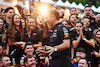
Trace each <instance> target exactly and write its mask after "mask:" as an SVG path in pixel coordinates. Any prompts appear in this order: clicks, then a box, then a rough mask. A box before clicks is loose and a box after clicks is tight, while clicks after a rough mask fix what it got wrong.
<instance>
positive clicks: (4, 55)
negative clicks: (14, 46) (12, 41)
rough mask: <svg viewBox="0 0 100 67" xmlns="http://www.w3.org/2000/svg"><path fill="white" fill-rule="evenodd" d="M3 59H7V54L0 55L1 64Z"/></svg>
mask: <svg viewBox="0 0 100 67" xmlns="http://www.w3.org/2000/svg"><path fill="white" fill-rule="evenodd" d="M3 57H9V56H8V55H7V54H1V55H0V61H1V62H2V58H3Z"/></svg>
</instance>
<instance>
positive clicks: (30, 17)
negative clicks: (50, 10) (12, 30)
mask: <svg viewBox="0 0 100 67" xmlns="http://www.w3.org/2000/svg"><path fill="white" fill-rule="evenodd" d="M29 19H34V20H35V18H34V17H33V16H29V17H27V19H26V22H27V23H28V22H29ZM27 23H26V27H27V28H26V30H27V33H28V37H31V35H30V33H29V26H28V24H27ZM35 24H36V21H35Z"/></svg>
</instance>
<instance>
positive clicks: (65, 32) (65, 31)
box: [59, 26, 69, 40]
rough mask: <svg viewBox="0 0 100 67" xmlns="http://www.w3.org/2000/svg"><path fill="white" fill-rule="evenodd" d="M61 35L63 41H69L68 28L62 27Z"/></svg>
mask: <svg viewBox="0 0 100 67" xmlns="http://www.w3.org/2000/svg"><path fill="white" fill-rule="evenodd" d="M59 33H60V34H59V35H60V38H61V40H64V39H69V30H68V28H67V27H64V26H63V27H60V29H59Z"/></svg>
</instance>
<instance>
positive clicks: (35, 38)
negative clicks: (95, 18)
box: [25, 28, 43, 44]
mask: <svg viewBox="0 0 100 67" xmlns="http://www.w3.org/2000/svg"><path fill="white" fill-rule="evenodd" d="M42 39H43V36H42V31H41V30H40V29H37V28H35V29H34V30H33V31H32V32H31V37H30V38H29V37H28V33H27V32H26V33H25V41H26V42H28V41H31V42H32V43H33V44H38V42H42Z"/></svg>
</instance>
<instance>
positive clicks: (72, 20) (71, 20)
mask: <svg viewBox="0 0 100 67" xmlns="http://www.w3.org/2000/svg"><path fill="white" fill-rule="evenodd" d="M76 21H77V16H76V15H74V14H72V15H70V16H69V23H70V30H73V29H74V26H75V24H76Z"/></svg>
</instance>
